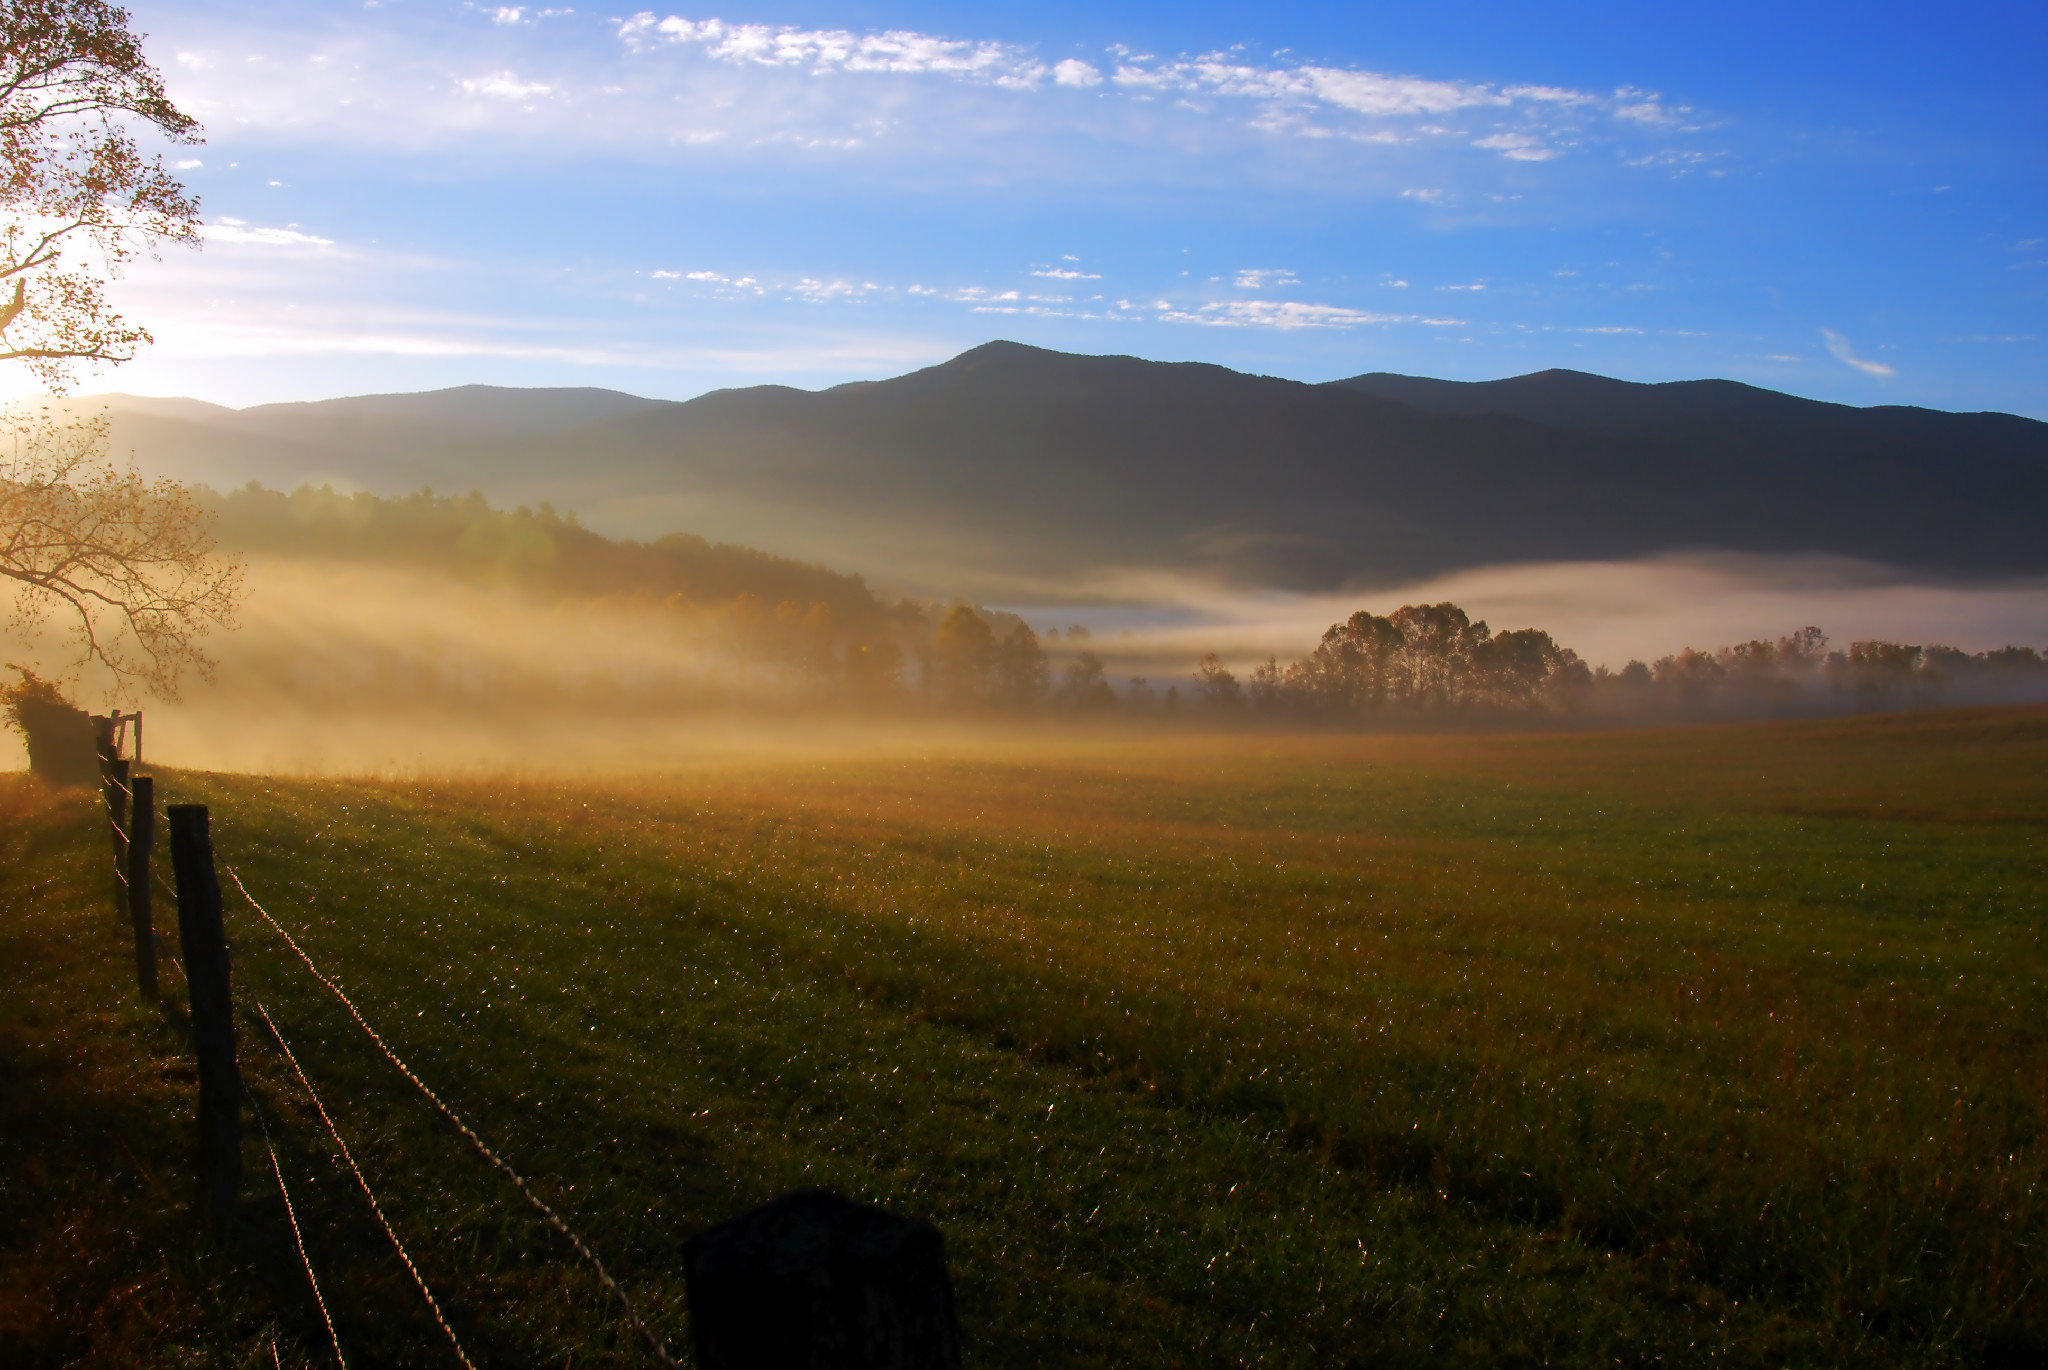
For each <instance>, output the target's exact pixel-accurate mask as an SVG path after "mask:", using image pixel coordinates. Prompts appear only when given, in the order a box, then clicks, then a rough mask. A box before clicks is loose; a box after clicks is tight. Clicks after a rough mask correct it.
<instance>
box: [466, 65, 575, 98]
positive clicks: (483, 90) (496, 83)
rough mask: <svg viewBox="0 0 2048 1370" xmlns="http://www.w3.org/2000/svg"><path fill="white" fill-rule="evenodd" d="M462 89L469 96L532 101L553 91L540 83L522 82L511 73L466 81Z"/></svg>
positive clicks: (503, 72)
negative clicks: (489, 96)
mask: <svg viewBox="0 0 2048 1370" xmlns="http://www.w3.org/2000/svg"><path fill="white" fill-rule="evenodd" d="M462 89H463V92H464V93H465V94H468V95H491V96H495V97H497V98H498V99H500V100H530V99H532V98H533V97H534V96H536V95H546V94H548V93H549V91H550V90H552V89H553V87H551V86H547V85H544V84H542V83H541V82H538V81H522V80H520V79H519V78H518V77H517V76H515V75H514V74H513V73H511V72H509V71H501V72H498V73H497V74H496V75H494V76H480V77H477V78H475V79H474V80H468V81H464V82H463V83H462Z"/></svg>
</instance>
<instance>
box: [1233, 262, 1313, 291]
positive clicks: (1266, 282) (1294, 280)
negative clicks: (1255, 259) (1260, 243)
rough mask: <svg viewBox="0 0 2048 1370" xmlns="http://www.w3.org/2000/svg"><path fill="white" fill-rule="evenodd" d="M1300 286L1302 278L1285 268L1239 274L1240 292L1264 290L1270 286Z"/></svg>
mask: <svg viewBox="0 0 2048 1370" xmlns="http://www.w3.org/2000/svg"><path fill="white" fill-rule="evenodd" d="M1300 284H1301V278H1300V277H1298V276H1296V275H1295V274H1294V273H1293V272H1292V271H1289V270H1288V269H1287V268H1286V267H1284V266H1281V267H1259V268H1247V269H1246V270H1243V271H1240V272H1238V273H1237V288H1238V289H1239V290H1264V289H1266V288H1267V287H1268V286H1276V285H1300Z"/></svg>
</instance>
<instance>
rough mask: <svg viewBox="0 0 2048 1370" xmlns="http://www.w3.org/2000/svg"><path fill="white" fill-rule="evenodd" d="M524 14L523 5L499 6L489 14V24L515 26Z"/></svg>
mask: <svg viewBox="0 0 2048 1370" xmlns="http://www.w3.org/2000/svg"><path fill="white" fill-rule="evenodd" d="M525 13H526V9H525V7H524V6H523V5H500V6H498V8H497V9H495V10H493V11H492V12H491V22H492V23H493V24H516V23H518V22H519V21H520V19H521V18H522V17H523V16H524V15H525Z"/></svg>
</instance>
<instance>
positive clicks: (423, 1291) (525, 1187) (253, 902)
mask: <svg viewBox="0 0 2048 1370" xmlns="http://www.w3.org/2000/svg"><path fill="white" fill-rule="evenodd" d="M105 778H106V781H107V784H108V786H109V787H110V792H109V793H108V794H107V796H106V797H107V800H108V805H109V812H108V821H109V824H110V826H111V827H112V829H113V836H114V843H115V850H114V853H113V866H114V875H115V877H116V878H117V879H118V880H119V881H120V884H121V887H122V890H123V892H124V894H125V893H127V892H129V890H130V880H129V874H128V871H126V870H124V869H123V866H124V864H125V858H126V857H127V856H128V852H129V846H128V844H129V841H130V837H129V834H130V832H132V831H133V826H134V818H133V813H132V806H133V802H134V790H133V788H132V787H131V786H129V785H127V784H123V783H122V782H121V780H120V779H119V778H118V776H117V775H115V774H114V773H113V772H112V771H111V769H110V770H109V772H108V773H107V775H106V777H105ZM112 790H118V791H119V792H120V793H121V794H122V795H124V796H125V797H126V798H127V800H128V805H127V806H126V807H127V809H128V810H129V812H128V817H129V822H128V824H127V825H126V826H125V828H124V825H123V823H122V822H121V821H120V816H119V815H118V814H117V813H116V812H115V810H114V801H113V794H112V793H111V791H112ZM220 868H221V869H223V870H225V871H226V872H227V875H228V878H229V879H230V880H231V881H232V882H233V883H234V887H235V889H236V890H237V891H238V892H239V893H240V894H241V896H242V898H243V899H244V900H245V901H246V902H247V903H248V905H249V907H250V908H251V909H253V910H255V912H256V914H257V915H258V916H259V917H260V918H261V919H262V920H263V922H264V923H266V924H267V925H268V926H269V927H270V928H271V929H272V930H273V931H274V932H275V933H276V934H277V935H278V936H279V937H280V938H281V939H283V941H284V944H285V946H286V947H288V948H289V949H290V950H291V952H292V953H293V955H294V956H296V957H297V959H298V961H299V962H300V963H301V964H302V965H303V966H304V967H305V969H306V971H307V972H308V973H309V974H310V975H311V976H312V977H313V979H314V980H316V981H318V982H319V984H320V985H321V986H322V987H324V988H325V989H326V990H327V991H328V992H329V993H331V994H332V995H333V996H334V997H335V998H336V999H337V1000H339V1001H340V1003H341V1005H342V1007H343V1008H344V1009H346V1010H347V1011H348V1014H349V1016H350V1017H351V1018H352V1019H354V1021H355V1023H356V1026H357V1027H359V1028H360V1029H361V1030H362V1031H363V1033H364V1035H365V1036H367V1037H368V1038H369V1040H370V1043H371V1044H372V1045H373V1046H375V1047H376V1049H377V1051H378V1052H379V1054H381V1055H382V1056H383V1057H384V1059H385V1060H386V1061H387V1062H389V1063H390V1064H391V1065H392V1066H393V1067H394V1068H395V1069H396V1070H397V1071H398V1072H399V1074H401V1075H403V1076H404V1077H405V1078H406V1080H407V1081H409V1082H410V1083H411V1084H412V1085H413V1087H414V1088H415V1089H417V1090H418V1091H419V1092H420V1094H421V1095H422V1096H424V1097H425V1099H426V1100H427V1102H428V1103H430V1104H432V1105H433V1107H434V1108H435V1110H436V1111H438V1112H439V1113H440V1115H441V1116H442V1117H443V1118H445V1119H446V1120H447V1121H448V1122H449V1123H450V1124H451V1125H452V1126H453V1127H454V1128H455V1130H456V1131H457V1132H458V1133H460V1134H461V1136H462V1137H463V1138H464V1139H465V1140H466V1141H468V1142H469V1144H470V1146H471V1147H472V1148H473V1149H474V1150H475V1151H476V1153H477V1154H478V1155H479V1156H481V1157H482V1158H483V1159H484V1160H485V1161H487V1162H489V1163H490V1165H491V1166H493V1167H494V1168H495V1169H496V1170H497V1171H498V1172H499V1173H500V1174H501V1175H503V1176H504V1177H505V1178H506V1179H507V1180H509V1181H510V1182H511V1183H512V1185H513V1187H514V1188H516V1189H517V1190H518V1191H519V1193H520V1195H521V1196H522V1197H523V1198H524V1199H525V1200H526V1202H527V1203H528V1204H530V1205H531V1206H532V1207H533V1208H534V1210H535V1211H536V1212H538V1213H539V1214H540V1215H541V1217H542V1218H544V1219H545V1220H546V1221H547V1223H548V1225H549V1226H550V1227H551V1228H553V1229H554V1231H555V1232H556V1233H558V1234H559V1235H560V1236H561V1237H562V1238H563V1240H565V1241H566V1242H568V1244H569V1246H570V1248H571V1249H572V1250H573V1251H575V1253H576V1254H577V1256H578V1257H580V1258H581V1259H582V1260H583V1261H584V1263H586V1264H587V1265H589V1266H590V1268H591V1270H592V1271H593V1272H594V1273H595V1274H596V1276H597V1279H598V1282H599V1283H600V1284H602V1285H603V1286H604V1288H605V1290H606V1292H608V1293H609V1294H610V1295H611V1296H612V1298H613V1299H614V1300H615V1301H616V1302H617V1304H618V1306H619V1309H620V1311H621V1313H623V1315H624V1316H625V1318H626V1320H627V1322H629V1323H630V1324H631V1325H632V1327H633V1329H634V1331H636V1332H637V1333H638V1334H639V1336H640V1338H641V1340H642V1341H643V1342H645V1344H646V1346H647V1349H648V1351H649V1352H650V1353H651V1354H652V1355H653V1356H654V1358H655V1359H656V1360H658V1361H659V1362H660V1363H661V1364H662V1365H664V1366H666V1367H668V1370H682V1368H681V1366H680V1365H679V1364H678V1362H677V1361H676V1358H675V1356H674V1355H673V1354H672V1353H671V1352H670V1351H669V1349H668V1346H667V1344H666V1343H665V1342H663V1341H662V1339H661V1338H660V1336H658V1335H657V1334H656V1333H655V1331H654V1329H652V1328H651V1327H649V1326H648V1325H647V1323H646V1321H645V1320H644V1319H643V1318H642V1317H641V1316H640V1313H639V1311H638V1310H637V1309H635V1308H634V1306H633V1301H632V1299H631V1298H630V1297H629V1296H628V1295H627V1293H626V1291H625V1289H624V1287H623V1286H621V1285H620V1284H619V1282H618V1281H617V1280H616V1279H615V1278H614V1277H613V1276H612V1273H611V1272H610V1271H609V1270H607V1269H606V1268H605V1264H604V1262H603V1261H602V1260H600V1259H599V1258H598V1256H597V1253H596V1252H595V1251H593V1250H592V1249H591V1247H590V1244H589V1243H588V1242H587V1241H585V1240H584V1239H583V1237H581V1236H580V1235H579V1234H578V1233H577V1232H576V1231H575V1230H574V1229H573V1228H571V1227H570V1226H569V1224H568V1223H567V1222H566V1221H564V1220H563V1218H562V1216H561V1215H560V1214H559V1213H557V1212H556V1211H555V1210H554V1208H553V1207H552V1206H551V1205H549V1204H548V1203H547V1202H546V1200H544V1199H542V1198H541V1197H540V1195H539V1194H537V1193H535V1192H534V1189H533V1186H532V1184H530V1183H529V1182H528V1181H527V1179H526V1177H525V1176H523V1175H521V1174H520V1173H519V1171H518V1170H516V1169H515V1168H514V1167H513V1166H512V1165H511V1164H510V1163H508V1162H507V1161H506V1160H505V1159H504V1158H503V1157H502V1156H500V1155H499V1154H498V1153H497V1152H496V1151H494V1150H493V1149H492V1148H491V1147H490V1146H489V1145H488V1144H487V1143H485V1141H484V1140H483V1138H482V1137H480V1136H479V1135H478V1134H477V1132H476V1130H475V1129H474V1128H472V1127H471V1126H470V1125H469V1124H468V1123H467V1122H465V1121H464V1120H463V1118H462V1115H461V1114H459V1113H457V1112H456V1111H455V1109H454V1108H453V1107H451V1106H450V1105H449V1104H448V1102H447V1101H446V1100H445V1099H443V1098H442V1097H441V1095H440V1094H438V1093H437V1092H436V1091H435V1090H434V1089H433V1088H432V1087H431V1086H429V1085H428V1084H427V1083H426V1081H425V1080H423V1079H421V1078H420V1076H419V1075H418V1074H417V1073H416V1072H415V1071H414V1070H413V1069H412V1067H411V1066H409V1065H407V1064H406V1062H405V1061H404V1059H403V1058H401V1057H400V1056H399V1055H398V1054H397V1053H396V1052H395V1051H393V1050H392V1049H391V1047H390V1045H389V1044H388V1043H387V1042H386V1041H385V1040H384V1037H383V1035H382V1034H381V1033H379V1032H378V1031H377V1030H376V1029H375V1028H374V1027H372V1026H371V1025H370V1022H369V1020H368V1019H367V1018H365V1017H364V1016H363V1013H362V1011H361V1010H360V1009H358V1008H357V1007H356V1004H355V1001H354V1000H353V999H351V998H350V997H349V996H348V994H347V993H346V992H345V991H344V990H343V989H342V988H341V986H340V985H339V984H337V983H336V982H335V981H334V979H333V978H332V977H330V976H329V975H328V974H327V973H326V972H325V971H323V970H322V969H321V968H320V966H319V965H318V963H316V962H315V961H314V960H313V958H312V957H311V956H310V955H308V954H307V952H306V950H305V948H304V947H302V946H300V945H299V941H298V939H297V938H296V937H294V936H293V935H292V934H291V932H290V931H289V930H288V929H287V928H286V927H285V926H284V925H283V924H282V923H280V922H278V920H277V919H276V918H275V917H273V916H272V915H271V913H270V911H269V910H268V909H266V908H265V907H264V906H263V905H262V904H261V903H259V902H258V901H257V899H256V897H255V896H254V895H253V894H251V893H250V892H249V888H248V886H247V885H246V884H244V883H243V881H242V876H241V873H240V872H239V871H237V870H236V869H235V867H234V866H233V865H232V864H229V863H226V862H222V863H221V867H220ZM150 874H151V883H152V884H153V885H154V886H156V887H157V888H159V889H161V890H162V891H163V892H164V893H165V894H167V895H169V896H170V897H171V898H172V899H173V900H174V901H175V900H179V899H180V897H181V896H180V895H179V892H178V889H177V888H176V887H175V886H173V885H172V884H170V883H169V882H168V881H166V880H165V879H164V878H163V876H162V874H161V873H159V872H156V871H151V873H150ZM125 902H126V901H125V900H124V903H125ZM180 908H181V914H182V904H181V905H180ZM150 935H151V937H152V938H153V939H154V941H155V945H156V948H157V950H158V951H159V953H163V954H167V955H168V951H169V949H168V947H167V946H166V945H165V944H164V943H163V940H162V939H161V938H159V937H156V936H155V933H154V929H151V933H150ZM169 959H170V961H171V963H172V964H173V965H174V966H176V967H177V968H178V972H179V975H180V976H181V977H182V978H187V979H189V977H188V976H187V975H186V971H185V967H184V965H183V963H182V962H181V960H180V959H179V958H178V957H177V956H175V955H169ZM249 998H250V1002H251V1003H252V1004H253V1005H254V1007H255V1010H256V1013H257V1014H258V1016H260V1017H261V1019H262V1020H263V1025H264V1027H265V1028H266V1029H267V1030H268V1033H269V1036H270V1039H271V1041H272V1042H273V1043H274V1044H275V1045H276V1047H277V1048H278V1050H279V1052H280V1053H281V1054H282V1055H283V1057H284V1059H285V1060H286V1062H288V1063H289V1064H290V1066H291V1070H292V1073H293V1074H294V1075H295V1076H297V1078H298V1081H299V1084H300V1086H301V1087H302V1088H303V1089H304V1090H305V1092H306V1096H307V1098H308V1099H310V1100H311V1101H312V1104H313V1108H314V1110H315V1112H316V1113H318V1115H319V1117H320V1120H321V1122H322V1123H323V1124H324V1125H325V1127H326V1130H327V1135H328V1137H329V1139H330V1140H331V1141H332V1142H333V1144H334V1147H335V1150H336V1151H337V1152H338V1153H339V1154H340V1156H341V1159H342V1161H343V1162H344V1163H345V1164H346V1166H347V1167H348V1170H349V1172H350V1173H351V1174H352V1175H353V1176H354V1177H355V1181H356V1184H357V1186H358V1188H360V1189H361V1191H362V1194H363V1198H364V1199H365V1200H366V1201H367V1202H368V1204H369V1206H370V1211H371V1213H372V1215H373V1216H374V1217H375V1218H376V1220H377V1223H378V1225H379V1226H380V1227H381V1228H382V1229H383V1231H384V1235H385V1236H386V1237H387V1238H388V1239H389V1240H390V1242H391V1245H392V1247H393V1249H394V1250H396V1251H397V1253H398V1257H399V1260H400V1261H401V1262H402V1263H403V1264H404V1266H405V1268H406V1271H407V1273H408V1274H410V1275H411V1276H412V1279H413V1283H414V1284H415V1285H416V1286H417V1287H418V1289H419V1291H420V1296H421V1297H422V1298H423V1299H424V1300H425V1301H426V1304H427V1308H428V1310H429V1311H430V1312H431V1313H432V1315H433V1318H434V1322H435V1323H436V1325H438V1326H439V1327H440V1329H441V1331H442V1333H443V1334H444V1335H445V1336H446V1337H447V1340H448V1344H449V1346H450V1348H451V1349H452V1350H453V1351H454V1353H455V1358H456V1359H457V1360H458V1361H460V1362H461V1364H462V1366H463V1370H477V1367H476V1364H475V1362H474V1361H473V1360H471V1358H470V1356H469V1353H468V1352H467V1351H465V1350H464V1349H463V1346H462V1342H461V1339H460V1338H459V1337H457V1336H456V1334H455V1329H454V1328H453V1327H451V1326H450V1325H449V1322H448V1319H447V1317H446V1315H445V1314H444V1313H443V1312H442V1309H441V1304H440V1302H439V1300H437V1299H436V1298H435V1297H434V1293H433V1290H432V1289H430V1288H429V1287H428V1285H427V1281H426V1277H425V1276H424V1275H422V1274H421V1273H420V1269H419V1266H418V1265H417V1264H416V1263H415V1262H414V1261H413V1258H412V1255H411V1253H409V1252H408V1251H407V1250H406V1248H405V1244H404V1242H403V1241H401V1240H400V1239H399V1236H398V1233H397V1230H396V1229H395V1228H393V1226H392V1225H391V1221H390V1219H389V1218H387V1217H386V1216H385V1212H384V1205H383V1204H382V1203H381V1202H380V1201H379V1200H378V1197H377V1194H376V1191H375V1190H374V1189H373V1188H372V1187H371V1185H370V1182H369V1179H368V1178H367V1177H366V1176H365V1175H364V1174H363V1171H362V1167H361V1166H359V1165H357V1163H356V1159H355V1155H354V1153H353V1152H351V1151H350V1150H349V1146H348V1143H347V1142H346V1141H344V1140H343V1138H342V1135H341V1130H340V1128H338V1127H337V1126H336V1125H335V1122H334V1118H333V1116H332V1115H331V1114H330V1113H329V1112H328V1111H327V1106H326V1104H325V1103H324V1102H323V1101H322V1099H321V1097H320V1093H319V1091H318V1090H317V1089H316V1088H314V1085H313V1082H312V1080H311V1078H310V1077H309V1076H308V1075H307V1073H306V1070H305V1068H304V1066H302V1065H301V1064H300V1062H299V1058H298V1055H297V1054H296V1053H295V1052H294V1051H293V1050H292V1047H291V1044H290V1042H288V1041H287V1040H286V1038H285V1035H284V1033H283V1032H282V1031H281V1030H280V1029H279V1028H278V1026H277V1023H276V1021H275V1020H274V1019H273V1018H272V1017H271V1016H270V1011H269V1009H268V1008H266V1007H265V1006H264V1004H263V1001H262V1000H261V998H259V997H258V996H256V995H255V994H254V993H253V992H252V993H251V994H250V995H249ZM241 1092H242V1095H243V1097H244V1098H246V1099H247V1100H248V1102H249V1104H250V1107H251V1108H252V1110H253V1111H254V1112H255V1114H256V1120H257V1124H258V1126H259V1128H260V1129H261V1130H262V1133H263V1139H264V1144H265V1146H266V1148H267V1149H268V1151H269V1155H270V1163H271V1171H272V1173H273V1174H274V1175H275V1176H276V1179H277V1185H278V1192H279V1194H280V1195H281V1196H282V1197H283V1200H284V1207H285V1216H286V1219H287V1220H288V1222H289V1224H290V1226H291V1231H292V1240H293V1243H294V1245H295V1246H296V1248H297V1250H298V1254H299V1260H300V1263H301V1264H302V1265H303V1266H304V1268H305V1272H306V1282H307V1284H308V1285H309V1286H311V1288H312V1291H313V1299H314V1303H315V1304H316V1306H317V1307H318V1308H319V1310H320V1317H321V1321H322V1323H323V1324H324V1325H325V1327H326V1330H327V1335H328V1338H329V1340H330V1341H331V1342H332V1344H333V1348H334V1359H335V1362H336V1364H337V1365H339V1366H340V1367H342V1370H347V1366H348V1361H347V1358H346V1356H345V1355H344V1353H343V1350H342V1343H341V1336H340V1333H339V1332H338V1331H337V1329H336V1327H335V1323H334V1318H333V1316H332V1314H331V1313H330V1311H329V1309H328V1306H327V1300H326V1296H325V1295H324V1293H323V1292H322V1291H321V1288H320V1280H319V1277H318V1276H317V1275H316V1274H315V1273H314V1270H313V1260H312V1257H311V1255H310V1254H309V1252H308V1251H307V1249H306V1241H305V1234H304V1231H303V1229H302V1228H301V1227H300V1225H299V1219H298V1210H297V1207H296V1205H294V1203H293V1202H292V1196H291V1190H290V1187H289V1186H288V1185H287V1184H286V1182H285V1178H284V1168H283V1166H282V1165H281V1163H280V1162H279V1160H278V1156H277V1147H276V1143H275V1140H274V1139H273V1138H272V1136H271V1133H270V1124H269V1120H268V1118H267V1116H266V1115H265V1114H264V1111H263V1108H262V1105H261V1104H260V1103H258V1102H257V1099H256V1096H255V1095H254V1094H253V1093H252V1092H250V1090H249V1088H248V1085H247V1083H246V1082H243V1083H242V1085H241ZM271 1352H272V1359H273V1361H275V1360H276V1359H277V1346H276V1342H275V1341H274V1340H273V1342H272V1344H271Z"/></svg>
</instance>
